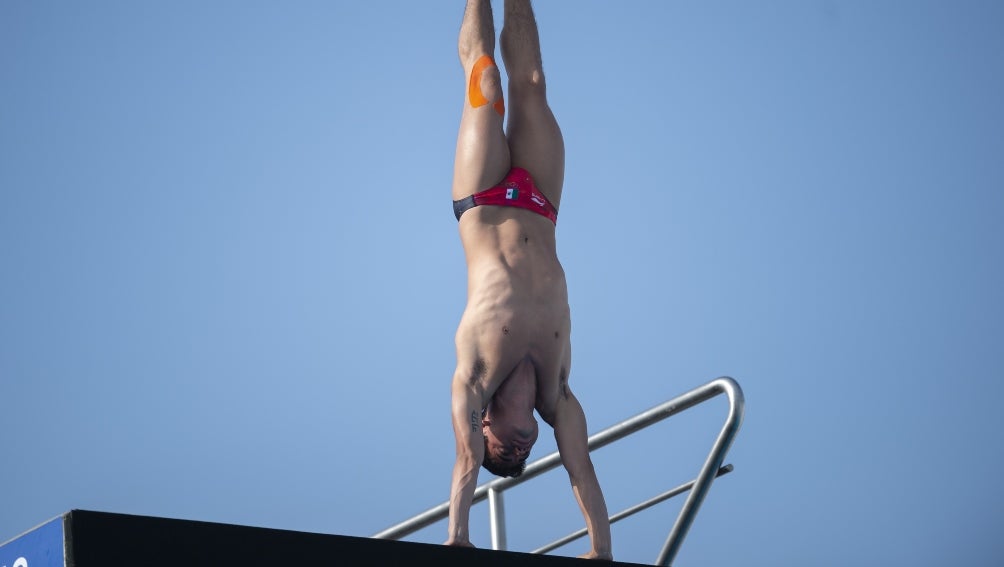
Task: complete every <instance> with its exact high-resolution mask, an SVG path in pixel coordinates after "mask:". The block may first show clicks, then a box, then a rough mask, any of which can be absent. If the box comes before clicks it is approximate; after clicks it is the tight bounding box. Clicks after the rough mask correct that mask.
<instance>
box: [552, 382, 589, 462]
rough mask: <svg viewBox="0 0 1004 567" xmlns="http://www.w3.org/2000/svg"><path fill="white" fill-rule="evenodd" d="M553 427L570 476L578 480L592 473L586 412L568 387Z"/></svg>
mask: <svg viewBox="0 0 1004 567" xmlns="http://www.w3.org/2000/svg"><path fill="white" fill-rule="evenodd" d="M551 427H553V428H554V439H555V441H557V443H558V451H559V453H561V462H562V464H564V466H565V469H566V470H567V471H568V474H569V476H571V477H573V478H576V477H579V476H580V475H581V474H582V473H584V472H586V471H589V472H591V471H592V468H593V465H592V461H591V460H590V458H589V446H588V443H587V441H588V439H587V435H586V416H585V412H583V411H582V406H581V405H580V404H579V400H578V399H576V398H575V395H574V394H572V391H571V390H570V389H567V387H566V389H564V390H563V391H562V392H561V394H559V395H558V400H557V402H556V403H555V407H554V414H553V416H552V423H551Z"/></svg>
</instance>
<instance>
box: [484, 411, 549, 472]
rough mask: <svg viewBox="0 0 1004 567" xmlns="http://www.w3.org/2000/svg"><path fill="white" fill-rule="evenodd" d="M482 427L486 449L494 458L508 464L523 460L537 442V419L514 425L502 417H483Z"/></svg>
mask: <svg viewBox="0 0 1004 567" xmlns="http://www.w3.org/2000/svg"><path fill="white" fill-rule="evenodd" d="M482 429H483V431H484V434H485V437H486V438H487V440H488V442H487V450H488V452H489V453H490V454H491V455H492V457H493V458H494V459H495V460H498V461H502V462H504V463H508V464H515V463H518V462H522V461H525V460H526V459H527V457H528V456H529V455H530V449H532V448H533V444H534V443H536V442H537V433H538V428H537V420H536V419H534V418H533V417H531V418H530V419H529V421H526V420H524V423H522V424H520V425H516V424H514V423H512V422H509V421H508V420H504V419H495V420H492V419H489V418H487V417H486V418H485V419H484V421H483V422H482Z"/></svg>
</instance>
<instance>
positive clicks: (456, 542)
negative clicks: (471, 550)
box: [443, 539, 474, 547]
mask: <svg viewBox="0 0 1004 567" xmlns="http://www.w3.org/2000/svg"><path fill="white" fill-rule="evenodd" d="M443 545H450V546H453V547H474V544H473V543H471V542H470V540H467V539H448V540H446V543H444V544H443Z"/></svg>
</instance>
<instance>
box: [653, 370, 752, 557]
mask: <svg viewBox="0 0 1004 567" xmlns="http://www.w3.org/2000/svg"><path fill="white" fill-rule="evenodd" d="M708 385H709V386H710V387H711V390H713V391H714V393H712V394H711V396H714V395H717V394H718V393H725V394H726V395H727V396H728V398H729V414H728V417H726V418H725V424H724V425H722V430H721V431H720V432H719V433H718V438H717V439H716V440H715V444H714V445H713V446H712V448H711V452H710V453H709V454H708V458H707V460H705V461H704V465H703V466H702V467H701V472H700V473H699V474H698V475H697V479H696V480H695V481H694V487H693V488H692V489H691V490H690V494H689V495H688V496H687V500H686V501H685V502H684V503H683V508H681V509H680V515H679V516H678V517H677V518H676V523H675V524H673V530H672V531H671V532H670V533H669V537H667V538H666V544H665V545H664V546H663V548H662V552H660V553H659V557H658V558H657V559H656V561H655V564H656V565H661V566H663V567H668V566H669V565H672V564H673V560H674V559H675V558H676V554H677V552H678V551H680V546H681V545H683V538H685V537H686V536H687V532H688V531H689V530H690V525H691V524H693V523H694V518H695V517H696V516H697V510H698V509H700V507H701V503H702V502H704V497H705V496H707V494H708V490H710V489H711V483H712V482H714V481H715V476H717V473H718V469H719V467H721V466H722V461H723V460H724V459H725V454H726V453H728V452H729V448H730V447H731V446H732V440H733V439H734V438H735V436H736V433H737V432H738V431H739V426H740V425H742V422H743V413H744V411H745V400H744V398H743V391H742V388H740V387H739V384H737V383H736V381H735V380H733V379H732V378H729V377H728V376H722V377H721V378H718V379H717V380H713V381H712V382H710V383H709V384H708Z"/></svg>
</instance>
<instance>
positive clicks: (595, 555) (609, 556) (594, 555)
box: [579, 549, 614, 561]
mask: <svg viewBox="0 0 1004 567" xmlns="http://www.w3.org/2000/svg"><path fill="white" fill-rule="evenodd" d="M579 559H601V560H603V561H613V560H614V554H613V553H610V552H609V551H607V552H604V553H600V552H598V551H596V550H595V549H594V550H591V551H590V552H589V553H586V554H584V555H580V556H579Z"/></svg>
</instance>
